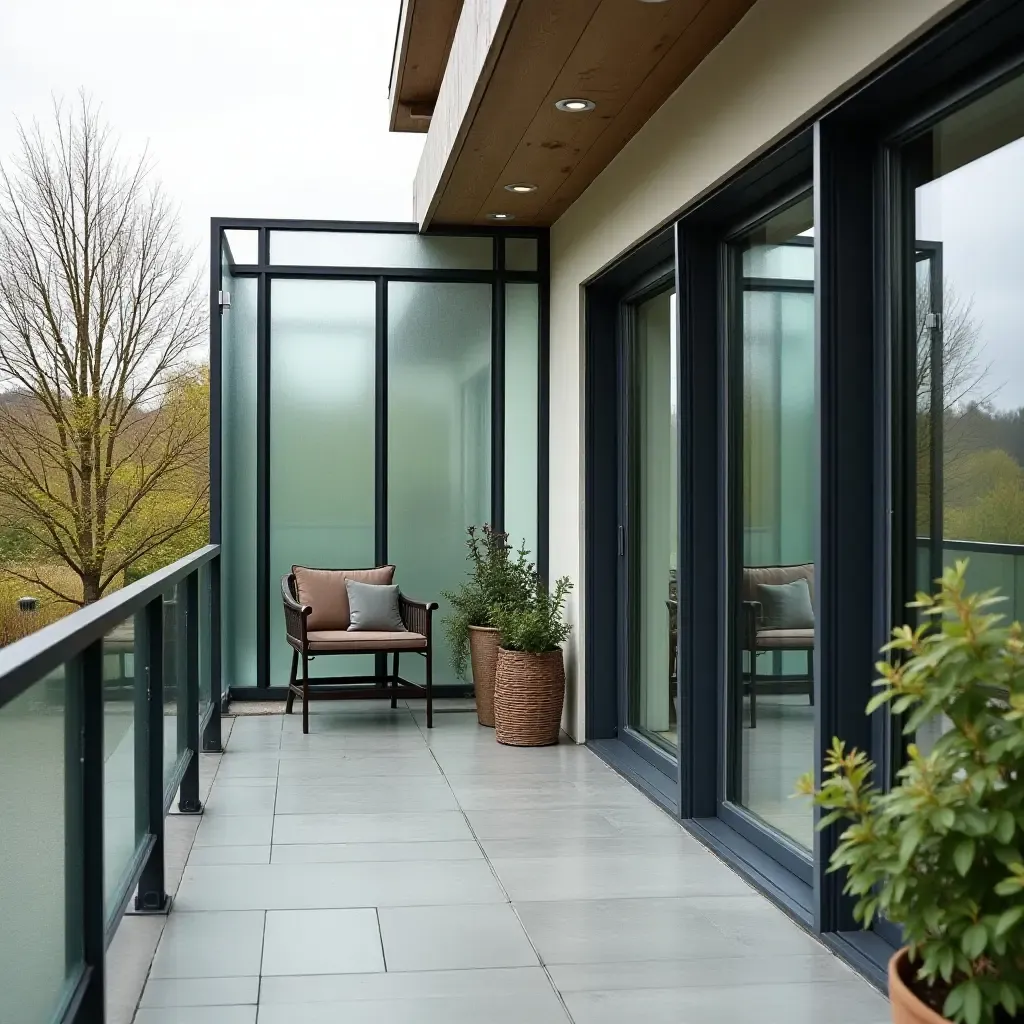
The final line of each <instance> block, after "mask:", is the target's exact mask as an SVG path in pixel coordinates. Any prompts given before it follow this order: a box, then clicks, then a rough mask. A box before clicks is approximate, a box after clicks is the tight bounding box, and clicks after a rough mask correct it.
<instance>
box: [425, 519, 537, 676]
mask: <svg viewBox="0 0 1024 1024" xmlns="http://www.w3.org/2000/svg"><path fill="white" fill-rule="evenodd" d="M466 533H467V538H466V547H467V548H468V553H467V556H466V557H467V560H468V561H469V563H470V567H469V572H468V574H467V577H466V579H465V580H464V581H463V583H462V584H461V585H460V586H459V588H458V590H455V591H448V590H446V591H443V592H442V596H443V597H444V599H445V600H446V601H448V602H449V603H450V604H451V611H450V612H449V613H448V614H447V615H446V616H445V617H444V618H443V619H442V626H443V628H444V634H445V639H446V640H447V641H448V646H449V648H450V649H451V655H452V667H453V669H454V670H455V674H456V675H457V676H458V677H459V678H460V679H465V677H466V666H467V664H468V661H469V627H470V626H487V627H495V626H496V625H497V623H495V622H494V620H493V609H494V608H496V607H498V606H502V607H508V608H517V607H520V606H521V605H524V604H526V603H527V602H528V601H529V600H530V598H531V595H532V593H533V592H534V590H535V588H536V578H537V572H536V568H535V566H534V565H533V563H532V562H531V561H530V560H529V556H530V553H529V551H527V550H526V547H525V545H523V546H521V547H520V548H519V550H518V551H516V552H513V549H512V547H511V545H510V544H509V543H508V534H507V533H502V532H501V531H499V530H495V529H492V528H491V527H490V526H489V525H488V524H486V523H485V524H484V525H483V526H482V527H481V528H480V529H479V530H478V529H477V528H476V527H475V526H470V527H468V528H467V530H466Z"/></svg>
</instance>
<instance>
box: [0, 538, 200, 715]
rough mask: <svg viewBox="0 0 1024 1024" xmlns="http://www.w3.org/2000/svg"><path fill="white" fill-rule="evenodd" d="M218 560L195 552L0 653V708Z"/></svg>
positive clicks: (80, 609)
mask: <svg viewBox="0 0 1024 1024" xmlns="http://www.w3.org/2000/svg"><path fill="white" fill-rule="evenodd" d="M219 554H220V545H219V544H207V545H205V547H201V548H197V549H196V550H195V551H193V552H192V553H191V554H188V555H185V556H184V557H183V558H179V559H178V561H176V562H172V563H171V564H170V565H168V566H165V567H164V568H163V569H158V570H157V571H156V572H151V573H149V575H147V576H143V577H142V579H141V580H137V581H136V582H135V583H131V584H129V585H128V586H127V587H123V588H122V589H121V590H118V591H117V592H116V593H113V594H110V595H108V596H107V597H103V598H100V600H99V601H96V602H95V603H94V604H90V605H87V606H86V607H84V608H79V609H78V611H76V612H72V613H71V614H70V615H68V616H66V617H65V618H63V619H58V620H57V622H54V623H53V624H52V625H49V626H44V627H43V628H42V629H40V630H37V631H36V632H35V633H30V634H29V635H28V636H26V637H24V638H23V639H21V640H18V641H16V642H15V643H13V644H10V645H9V646H8V647H5V648H3V649H0V708H2V707H3V706H4V705H5V704H8V703H9V702H10V701H12V700H14V698H15V697H18V696H20V695H21V694H22V693H24V692H25V691H26V690H27V689H28V688H29V687H30V686H32V685H33V684H34V683H37V682H38V681H39V680H40V679H42V678H43V677H44V676H46V675H47V674H48V673H49V672H52V671H53V670H54V669H55V668H57V667H59V666H60V665H62V664H64V662H66V661H69V660H70V659H71V658H73V657H75V656H76V655H77V654H79V653H81V652H82V651H83V650H85V648H86V647H88V646H89V645H90V644H91V643H94V642H95V641H96V640H99V639H100V638H101V637H103V636H105V635H106V634H107V633H109V632H110V630H111V629H113V628H114V626H116V625H118V624H119V623H121V622H123V621H124V620H125V619H127V618H128V617H129V616H130V615H134V614H135V613H136V612H137V611H139V610H141V609H142V608H144V607H145V606H146V605H147V604H148V603H149V602H150V601H151V600H153V598H154V597H155V596H156V595H157V594H158V593H162V592H163V591H164V590H166V589H167V588H168V587H172V586H174V584H176V583H178V582H179V581H180V580H182V579H184V578H185V577H186V576H188V575H189V574H190V573H192V572H194V571H195V570H196V569H197V568H198V567H199V566H201V565H203V564H205V563H206V562H209V561H210V560H211V559H213V558H215V557H216V556H217V555H219Z"/></svg>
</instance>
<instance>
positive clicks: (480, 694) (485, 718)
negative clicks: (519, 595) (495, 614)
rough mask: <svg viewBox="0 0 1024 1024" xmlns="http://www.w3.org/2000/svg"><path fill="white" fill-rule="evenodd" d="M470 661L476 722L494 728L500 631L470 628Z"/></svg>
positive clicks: (488, 627)
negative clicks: (495, 679)
mask: <svg viewBox="0 0 1024 1024" xmlns="http://www.w3.org/2000/svg"><path fill="white" fill-rule="evenodd" d="M469 660H470V664H471V665H472V666H473V694H474V696H475V697H476V720H477V721H478V722H479V723H480V724H481V725H486V726H488V727H489V728H491V729H493V728H494V673H495V671H496V670H497V667H498V631H497V630H496V629H492V628H491V627H490V626H470V627H469Z"/></svg>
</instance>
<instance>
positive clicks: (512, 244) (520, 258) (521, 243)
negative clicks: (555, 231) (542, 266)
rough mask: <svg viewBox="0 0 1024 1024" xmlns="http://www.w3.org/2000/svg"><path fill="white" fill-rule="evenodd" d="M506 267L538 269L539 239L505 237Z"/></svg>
mask: <svg viewBox="0 0 1024 1024" xmlns="http://www.w3.org/2000/svg"><path fill="white" fill-rule="evenodd" d="M505 269H506V270H536V269H537V239H536V238H506V239H505Z"/></svg>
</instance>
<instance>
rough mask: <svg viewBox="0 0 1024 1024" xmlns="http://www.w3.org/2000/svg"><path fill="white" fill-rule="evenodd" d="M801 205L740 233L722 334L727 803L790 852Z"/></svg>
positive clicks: (801, 456)
mask: <svg viewBox="0 0 1024 1024" xmlns="http://www.w3.org/2000/svg"><path fill="white" fill-rule="evenodd" d="M812 216H813V211H812V205H811V199H810V197H807V198H806V199H803V200H800V201H799V202H797V203H796V204H794V205H792V206H790V207H788V208H786V209H785V210H782V211H780V212H779V213H778V214H776V215H775V216H774V217H772V218H771V219H770V220H768V221H767V222H765V223H764V224H762V225H761V226H760V227H759V228H757V229H755V230H754V231H753V232H751V233H750V234H749V235H748V236H747V237H746V238H744V239H743V240H742V241H741V242H740V244H739V245H738V246H737V249H736V251H735V253H734V258H735V266H736V272H737V278H738V280H737V283H736V299H735V302H736V308H734V310H733V320H732V322H733V323H734V324H735V328H734V336H733V337H732V338H731V350H732V362H731V367H732V379H731V380H730V388H731V393H732V395H733V396H735V397H734V398H733V399H732V402H731V403H730V404H731V407H732V410H733V411H732V424H731V433H732V451H733V453H734V457H733V459H732V461H731V463H730V466H729V493H730V505H731V513H730V524H731V526H730V531H731V542H730V564H731V568H730V583H731V594H732V598H731V600H732V609H731V615H730V617H729V623H730V625H731V627H732V628H731V641H730V650H731V662H730V666H731V672H730V674H729V678H728V692H727V715H728V721H729V730H728V739H727V759H728V761H727V769H726V799H727V801H729V802H731V803H733V804H735V805H739V806H740V807H742V808H743V809H744V810H745V811H746V812H748V813H751V814H753V815H754V816H755V817H756V818H758V819H760V821H761V822H763V823H764V824H766V825H767V826H768V827H769V828H770V829H772V830H774V831H777V832H780V833H782V834H784V835H785V836H787V837H788V838H789V839H790V840H792V841H793V842H795V843H796V844H798V846H800V847H803V848H805V849H806V850H810V848H811V846H812V845H813V812H812V810H811V808H809V807H808V806H806V805H805V804H800V803H797V802H795V801H793V800H791V799H790V795H791V794H792V792H793V787H794V783H795V781H796V779H797V778H798V777H799V776H800V775H801V774H803V773H804V772H805V771H806V770H807V769H808V768H810V767H811V766H812V765H813V760H814V707H813V685H814V679H813V659H814V643H815V628H814V627H815V623H814V579H815V566H814V543H815V535H816V522H817V512H818V505H817V466H816V462H815V458H816V455H815V451H816V428H815V423H816V419H815V340H814V238H813V222H812Z"/></svg>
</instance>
